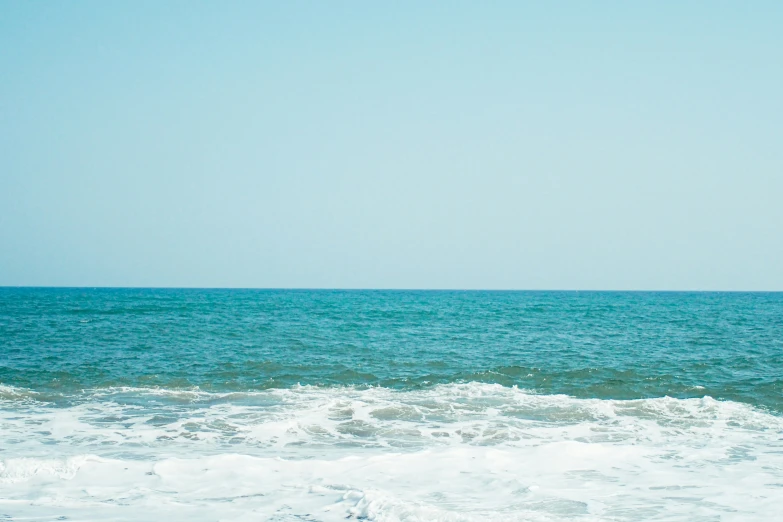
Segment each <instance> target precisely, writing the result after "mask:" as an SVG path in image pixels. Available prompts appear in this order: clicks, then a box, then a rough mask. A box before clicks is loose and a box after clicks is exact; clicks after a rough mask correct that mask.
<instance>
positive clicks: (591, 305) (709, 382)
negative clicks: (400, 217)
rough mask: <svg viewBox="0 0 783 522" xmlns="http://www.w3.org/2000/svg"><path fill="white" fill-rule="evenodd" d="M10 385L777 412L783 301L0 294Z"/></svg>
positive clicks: (2, 367) (637, 296) (1, 367)
mask: <svg viewBox="0 0 783 522" xmlns="http://www.w3.org/2000/svg"><path fill="white" fill-rule="evenodd" d="M0 339H2V359H0V382H2V383H3V384H6V385H12V386H19V387H24V388H29V389H33V390H38V391H47V392H49V391H57V392H63V393H70V392H75V391H78V390H81V389H86V388H103V387H109V386H134V387H139V386H157V387H165V388H177V389H190V388H192V387H196V386H197V387H199V388H200V389H202V390H209V391H247V390H260V389H266V388H274V387H282V388H285V387H290V386H292V385H294V384H313V385H319V386H333V385H366V386H384V387H391V388H399V389H410V388H420V387H426V386H432V385H434V384H438V383H450V382H470V381H478V382H485V383H498V384H502V385H504V386H513V385H516V386H519V387H523V388H526V389H531V390H536V391H538V392H541V393H565V394H569V395H573V396H575V397H596V398H603V399H608V398H615V399H631V398H646V397H661V396H665V395H668V396H671V397H680V398H685V397H703V396H704V395H709V396H711V397H714V398H719V399H729V400H735V401H741V402H745V403H748V404H752V405H755V406H759V407H764V408H769V409H771V410H775V411H781V409H783V294H780V293H769V294H761V293H747V294H743V293H608V292H607V293H604V292H579V293H576V292H424V291H418V292H406V291H277V290H270V291H266V290H258V291H256V290H119V289H117V290H79V289H76V290H74V289H4V290H0Z"/></svg>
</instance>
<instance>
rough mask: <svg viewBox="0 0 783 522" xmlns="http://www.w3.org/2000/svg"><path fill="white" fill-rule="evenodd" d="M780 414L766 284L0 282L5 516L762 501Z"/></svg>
mask: <svg viewBox="0 0 783 522" xmlns="http://www.w3.org/2000/svg"><path fill="white" fill-rule="evenodd" d="M781 412H783V294H781V293H645V292H629V293H622V292H489V291H487V292H478V291H475V292H474V291H321V290H318V291H315V290H313V291H311V290H195V289H193V290H191V289H187V290H185V289H183V290H174V289H36V288H5V289H0V413H2V417H1V418H0V434H2V436H0V485H4V487H5V490H4V494H3V495H0V496H2V498H0V515H5V516H6V517H8V518H11V519H14V518H19V519H22V518H23V519H25V520H29V519H34V520H50V519H55V518H57V517H60V516H65V517H70V518H76V519H91V520H94V519H111V520H119V519H128V520H130V519H139V520H144V519H150V518H159V517H164V516H165V517H167V518H169V519H174V520H176V519H182V520H194V519H203V520H218V519H225V520H240V519H248V520H342V519H345V518H346V517H356V518H364V519H367V520H390V521H391V520H395V521H396V520H499V519H504V520H517V519H518V520H561V519H562V520H565V519H584V520H641V519H655V518H658V519H667V520H675V519H679V520H751V519H758V520H765V519H768V517H769V516H771V515H772V514H774V513H777V512H779V509H780V508H783V503H781V499H783V418H782V417H781ZM273 468H274V469H273ZM281 477H283V478H282V479H281ZM140 510H141V511H140Z"/></svg>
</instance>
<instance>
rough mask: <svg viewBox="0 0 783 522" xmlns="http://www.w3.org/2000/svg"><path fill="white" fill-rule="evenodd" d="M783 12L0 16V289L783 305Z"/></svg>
mask: <svg viewBox="0 0 783 522" xmlns="http://www.w3.org/2000/svg"><path fill="white" fill-rule="evenodd" d="M781 28H783V2H780V1H758V2H737V1H731V2H721V1H701V2H687V1H686V2H683V1H668V2H666V1H664V2H646V3H641V2H581V1H578V2H577V1H574V2H535V3H532V2H530V3H526V2H517V1H509V2H501V1H496V2H478V1H476V2H456V1H455V2H420V1H415V2H384V3H382V2H358V1H357V2H341V1H336V2H314V1H313V2H291V1H285V2H217V1H214V2H195V1H186V2H173V1H169V2H158V1H154V2H153V1H147V2H141V1H135V2H104V1H99V2H88V1H79V2H21V1H19V2H14V1H6V2H2V3H0V285H57V286H59V285H77V286H103V285H108V286H239V287H350V288H357V287H359V288H379V287H381V288H520V289H538V288H551V289H561V288H562V289H704V290H706V289H746V290H783V30H781Z"/></svg>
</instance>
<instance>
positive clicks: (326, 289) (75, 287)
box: [0, 285, 783, 294]
mask: <svg viewBox="0 0 783 522" xmlns="http://www.w3.org/2000/svg"><path fill="white" fill-rule="evenodd" d="M0 289H2V290H5V289H31V290H33V289H49V290H258V291H305V292H307V291H311V292H312V291H322V292H542V293H543V292H564V293H566V292H567V293H579V292H592V293H601V292H603V293H692V294H698V293H701V294H707V293H735V294H774V293H783V290H737V289H733V290H695V289H657V290H652V289H611V288H601V289H599V288H384V287H305V286H302V287H285V286H280V287H276V286H268V287H266V286H258V287H254V286H110V285H61V286H60V285H0Z"/></svg>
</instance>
